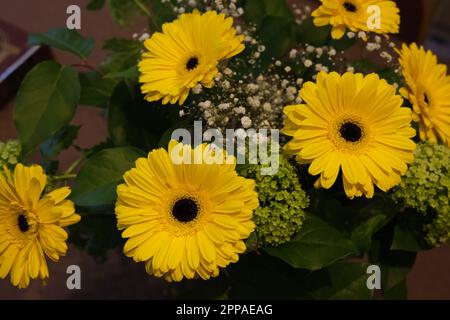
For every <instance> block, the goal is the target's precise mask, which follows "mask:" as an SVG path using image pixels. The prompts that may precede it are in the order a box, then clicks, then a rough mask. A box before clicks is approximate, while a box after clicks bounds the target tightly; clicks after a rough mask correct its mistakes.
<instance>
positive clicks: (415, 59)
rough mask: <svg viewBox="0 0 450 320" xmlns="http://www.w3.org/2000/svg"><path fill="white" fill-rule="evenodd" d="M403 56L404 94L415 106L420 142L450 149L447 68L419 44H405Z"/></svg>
mask: <svg viewBox="0 0 450 320" xmlns="http://www.w3.org/2000/svg"><path fill="white" fill-rule="evenodd" d="M399 54H400V59H399V61H400V64H401V66H402V73H403V76H404V78H405V80H406V86H405V87H404V88H402V89H401V92H402V93H403V96H404V97H405V98H406V99H408V100H409V101H410V102H411V104H412V105H413V111H414V120H415V121H417V122H419V129H420V138H421V139H422V140H429V141H430V142H432V143H436V142H438V141H440V142H442V143H444V144H446V145H447V146H448V147H450V104H449V102H448V101H449V99H450V76H448V75H447V67H446V66H445V65H442V64H438V61H437V57H436V56H435V55H434V54H433V53H432V52H431V51H429V50H428V51H425V49H424V48H423V47H418V46H417V45H416V44H415V43H413V44H411V45H410V46H408V45H406V44H404V45H403V46H402V49H401V50H400V51H399Z"/></svg>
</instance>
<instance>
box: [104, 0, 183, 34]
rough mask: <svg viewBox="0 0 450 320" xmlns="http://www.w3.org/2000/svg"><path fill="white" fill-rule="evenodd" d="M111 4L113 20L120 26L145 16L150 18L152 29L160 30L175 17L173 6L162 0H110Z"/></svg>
mask: <svg viewBox="0 0 450 320" xmlns="http://www.w3.org/2000/svg"><path fill="white" fill-rule="evenodd" d="M109 6H110V9H111V15H112V17H113V20H114V21H115V22H116V23H117V24H118V25H120V26H125V25H127V24H129V23H130V22H134V21H135V20H136V18H138V17H140V16H143V17H146V18H147V19H149V21H150V26H151V29H152V31H160V30H161V25H162V24H163V23H164V22H168V21H171V20H173V19H174V18H175V14H174V13H173V11H172V10H171V8H170V7H169V6H168V5H167V4H165V3H162V2H161V0H109Z"/></svg>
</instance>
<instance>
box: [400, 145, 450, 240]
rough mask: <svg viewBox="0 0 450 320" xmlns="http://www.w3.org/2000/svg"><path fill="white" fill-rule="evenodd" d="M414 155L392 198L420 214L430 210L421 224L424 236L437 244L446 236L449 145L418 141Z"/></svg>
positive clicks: (449, 229) (449, 196)
mask: <svg viewBox="0 0 450 320" xmlns="http://www.w3.org/2000/svg"><path fill="white" fill-rule="evenodd" d="M415 157H416V158H415V161H414V163H413V164H412V166H411V168H410V169H409V171H408V172H407V174H406V176H405V177H404V178H403V179H402V182H401V184H400V185H399V186H398V187H397V188H396V189H395V190H394V192H393V198H394V200H395V201H397V202H398V203H401V204H403V205H405V206H406V207H409V208H414V209H416V210H417V211H418V212H420V213H422V214H424V215H430V214H433V220H432V223H430V224H428V225H426V226H425V231H426V232H427V236H426V240H427V241H428V243H429V244H430V245H432V246H438V245H440V244H443V243H445V242H447V241H449V240H450V204H449V199H450V149H448V148H447V147H446V146H443V145H434V144H430V143H427V142H422V143H419V144H418V147H417V150H416V152H415Z"/></svg>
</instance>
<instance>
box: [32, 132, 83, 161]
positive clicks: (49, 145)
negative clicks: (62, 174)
mask: <svg viewBox="0 0 450 320" xmlns="http://www.w3.org/2000/svg"><path fill="white" fill-rule="evenodd" d="M80 128H81V127H80V126H71V125H67V126H64V127H63V128H62V129H61V130H59V131H58V132H57V133H55V134H54V135H53V136H51V137H50V138H49V139H48V140H47V141H45V142H44V143H43V144H42V145H41V155H42V158H43V160H44V161H45V162H49V161H51V160H53V159H55V158H56V157H57V156H58V155H59V154H60V153H61V151H63V150H66V149H68V148H69V147H70V146H71V145H72V144H73V142H74V141H75V139H76V138H77V136H78V131H79V130H80Z"/></svg>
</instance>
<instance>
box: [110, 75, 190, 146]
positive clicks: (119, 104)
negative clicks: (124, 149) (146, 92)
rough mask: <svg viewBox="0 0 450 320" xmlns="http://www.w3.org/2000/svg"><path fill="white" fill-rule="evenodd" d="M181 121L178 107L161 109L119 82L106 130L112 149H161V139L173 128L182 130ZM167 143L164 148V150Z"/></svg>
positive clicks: (160, 106) (113, 96)
mask: <svg viewBox="0 0 450 320" xmlns="http://www.w3.org/2000/svg"><path fill="white" fill-rule="evenodd" d="M184 121H185V120H181V119H180V118H179V108H178V106H172V105H168V106H163V105H160V104H157V103H149V102H147V101H145V100H144V99H143V96H142V94H141V93H140V91H139V89H138V88H136V90H132V89H130V88H129V87H128V86H127V85H126V84H125V83H124V82H122V83H120V84H119V85H118V86H117V88H116V89H115V90H114V92H113V95H112V97H111V102H110V108H109V114H108V128H109V133H110V136H111V139H112V141H113V142H114V145H115V146H118V147H120V146H127V145H131V146H135V147H137V148H140V149H142V150H145V151H150V150H152V149H154V148H157V147H160V146H161V144H160V139H164V138H165V135H164V134H165V133H166V131H169V132H170V134H171V133H172V131H173V130H174V129H175V128H182V127H183V126H184ZM167 144H168V141H165V144H164V145H163V146H164V147H166V146H167Z"/></svg>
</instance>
